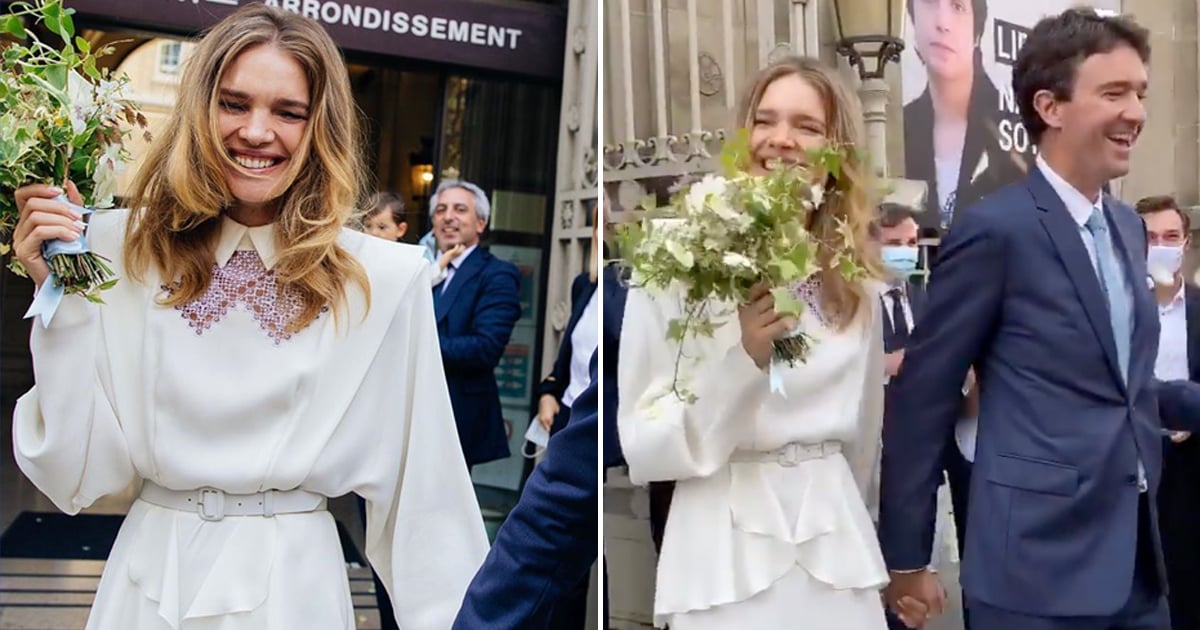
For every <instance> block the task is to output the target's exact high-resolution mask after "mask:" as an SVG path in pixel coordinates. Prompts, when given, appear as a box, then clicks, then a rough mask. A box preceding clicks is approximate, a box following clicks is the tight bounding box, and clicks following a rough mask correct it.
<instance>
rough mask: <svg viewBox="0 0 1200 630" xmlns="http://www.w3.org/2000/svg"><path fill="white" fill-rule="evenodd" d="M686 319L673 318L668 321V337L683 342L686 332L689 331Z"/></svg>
mask: <svg viewBox="0 0 1200 630" xmlns="http://www.w3.org/2000/svg"><path fill="white" fill-rule="evenodd" d="M685 322H686V320H683V319H672V320H671V321H669V322H667V339H669V340H671V341H675V342H679V343H682V342H683V336H684V333H686V332H687V326H686V325H685Z"/></svg>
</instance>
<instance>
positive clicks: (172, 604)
mask: <svg viewBox="0 0 1200 630" xmlns="http://www.w3.org/2000/svg"><path fill="white" fill-rule="evenodd" d="M354 626H355V623H354V606H353V603H352V601H351V598H350V586H349V581H348V580H347V576H346V564H345V559H344V557H343V555H342V549H341V545H340V543H339V542H338V535H337V527H336V525H335V523H334V520H333V517H332V516H331V515H330V514H329V512H327V511H325V510H321V511H317V512H310V513H303V514H281V515H277V516H275V517H274V518H260V517H231V518H226V519H225V520H222V521H217V522H206V521H201V520H200V519H199V517H198V516H197V515H196V514H193V513H188V512H179V511H175V510H169V509H166V508H162V507H158V506H155V505H151V504H149V503H146V502H145V501H142V500H140V499H139V500H138V501H135V502H134V504H133V507H132V508H131V509H130V510H129V514H128V516H126V518H125V522H124V523H123V524H122V525H121V531H120V533H119V534H118V535H117V540H116V542H115V543H114V544H113V549H112V553H110V554H109V557H108V562H107V563H106V564H105V567H104V574H103V575H102V576H101V578H100V585H99V588H98V590H97V592H96V599H95V603H94V604H93V605H92V610H91V614H90V615H89V617H88V622H87V630H133V629H136V630H295V629H297V628H314V629H316V628H320V629H321V630H353V628H354Z"/></svg>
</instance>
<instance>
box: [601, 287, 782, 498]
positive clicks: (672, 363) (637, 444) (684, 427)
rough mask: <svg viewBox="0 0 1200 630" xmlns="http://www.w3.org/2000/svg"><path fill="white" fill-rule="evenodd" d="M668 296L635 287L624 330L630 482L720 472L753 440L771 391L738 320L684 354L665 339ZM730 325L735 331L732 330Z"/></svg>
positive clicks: (621, 424)
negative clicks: (685, 392) (683, 393)
mask: <svg viewBox="0 0 1200 630" xmlns="http://www.w3.org/2000/svg"><path fill="white" fill-rule="evenodd" d="M670 299H671V298H670V297H669V296H659V295H656V296H653V297H652V296H651V295H650V294H648V293H647V292H646V291H644V290H642V289H631V290H630V291H629V295H628V298H627V300H626V305H625V317H624V320H623V323H622V327H621V340H620V356H621V360H620V363H619V365H618V378H617V381H618V391H620V392H621V405H620V406H619V407H618V409H617V429H618V433H619V437H620V441H621V449H622V451H623V453H624V455H625V462H626V463H627V464H628V466H629V477H630V480H631V481H633V482H634V483H637V484H644V483H647V482H650V481H664V480H678V479H688V478H693V477H706V476H709V475H712V474H713V473H715V472H716V471H718V470H720V469H721V468H722V467H724V466H725V465H726V464H727V463H728V462H729V457H730V455H731V454H732V453H733V451H734V450H735V449H736V448H737V446H738V444H740V443H741V442H743V441H744V440H745V439H746V438H748V437H751V436H752V432H753V428H754V425H753V421H752V420H753V418H754V415H755V414H756V413H757V409H758V408H759V406H760V405H761V403H762V400H763V397H764V396H765V395H766V393H767V390H768V383H767V374H766V372H764V371H763V370H760V369H759V368H758V366H756V365H755V364H754V360H753V359H751V358H750V355H748V354H746V351H745V350H744V349H743V348H742V345H741V335H740V334H739V333H737V330H738V328H737V327H738V322H737V319H736V317H734V319H733V321H731V322H728V323H726V324H724V326H722V327H721V328H719V329H718V330H717V332H716V335H715V337H714V338H713V339H698V340H696V343H695V344H694V345H693V344H692V343H691V342H689V343H688V344H687V345H686V346H685V352H684V353H682V355H684V356H683V360H682V362H681V363H680V370H679V385H680V386H681V387H686V388H687V389H689V390H690V391H691V392H693V393H694V394H695V395H696V396H697V397H698V399H697V400H696V401H695V402H694V403H688V402H685V401H684V400H681V397H680V396H679V395H677V393H676V391H675V389H676V388H675V387H674V384H675V374H676V360H677V357H679V356H681V353H680V352H679V346H678V345H677V344H676V343H674V342H669V341H667V327H668V322H669V320H670V317H672V315H671V314H670V313H671V311H672V310H678V309H672V310H668V308H667V307H668V306H669V305H668V302H669V301H670ZM730 326H732V327H733V328H729V327H730Z"/></svg>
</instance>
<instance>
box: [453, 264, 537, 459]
mask: <svg viewBox="0 0 1200 630" xmlns="http://www.w3.org/2000/svg"><path fill="white" fill-rule="evenodd" d="M520 286H521V274H520V272H519V271H517V267H516V265H514V264H512V263H510V262H507V261H504V260H500V259H499V258H496V257H495V256H493V255H492V254H491V253H490V252H488V251H486V250H484V249H482V248H476V249H475V251H473V252H471V255H470V256H467V258H466V260H463V262H462V264H461V265H460V266H459V267H458V269H457V270H456V271H455V272H454V277H453V278H451V279H450V286H449V287H448V288H446V292H445V293H444V294H443V293H442V285H441V284H440V283H439V284H438V285H436V286H434V287H433V307H434V311H435V312H436V315H437V326H438V338H439V341H440V342H441V347H442V364H443V365H444V366H445V368H446V385H447V386H448V388H449V389H450V404H451V406H452V407H453V408H454V422H455V423H456V424H457V425H458V439H459V443H460V444H461V445H462V449H463V455H464V456H465V457H466V460H467V464H468V465H474V464H481V463H483V462H489V461H492V460H494V459H503V458H505V457H508V455H509V451H508V436H507V435H506V434H505V430H504V416H503V414H502V413H501V410H500V391H499V389H498V388H497V386H496V375H495V370H496V366H497V365H499V363H500V358H501V357H502V356H504V348H505V346H507V345H508V339H509V337H510V336H511V335H512V331H513V326H514V325H516V323H517V320H518V319H520V317H521V304H520V301H519V292H520Z"/></svg>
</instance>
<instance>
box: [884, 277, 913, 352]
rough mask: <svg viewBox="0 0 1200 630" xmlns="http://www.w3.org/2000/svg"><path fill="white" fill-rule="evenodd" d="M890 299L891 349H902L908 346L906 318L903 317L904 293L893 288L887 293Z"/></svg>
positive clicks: (899, 289) (897, 288) (898, 288)
mask: <svg viewBox="0 0 1200 630" xmlns="http://www.w3.org/2000/svg"><path fill="white" fill-rule="evenodd" d="M887 294H888V296H889V297H891V298H892V347H893V348H896V349H901V348H904V347H905V346H906V345H908V318H906V317H905V316H904V291H903V290H901V288H900V287H895V288H892V289H890V290H888V292H887Z"/></svg>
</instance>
